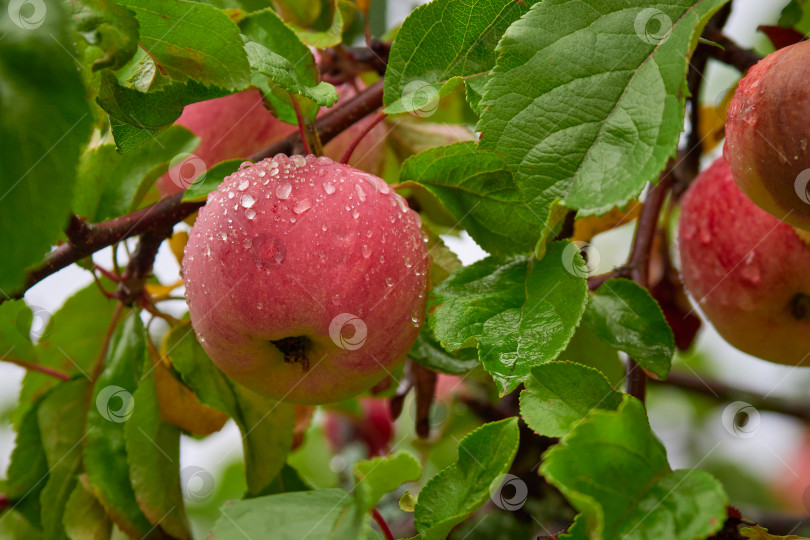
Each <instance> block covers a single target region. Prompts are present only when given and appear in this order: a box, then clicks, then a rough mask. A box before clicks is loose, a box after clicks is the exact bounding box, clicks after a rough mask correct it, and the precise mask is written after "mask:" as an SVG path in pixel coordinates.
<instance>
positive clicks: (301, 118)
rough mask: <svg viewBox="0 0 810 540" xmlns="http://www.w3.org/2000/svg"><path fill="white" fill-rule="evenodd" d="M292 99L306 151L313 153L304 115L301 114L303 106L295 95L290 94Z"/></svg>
mask: <svg viewBox="0 0 810 540" xmlns="http://www.w3.org/2000/svg"><path fill="white" fill-rule="evenodd" d="M290 99H291V100H292V104H293V109H295V117H296V118H297V119H298V132H299V133H300V134H301V142H302V143H303V145H304V153H305V154H311V153H312V151H311V150H310V149H309V137H307V132H306V128H305V126H304V115H303V114H301V107H300V106H299V105H298V100H296V99H295V96H294V95H292V94H290Z"/></svg>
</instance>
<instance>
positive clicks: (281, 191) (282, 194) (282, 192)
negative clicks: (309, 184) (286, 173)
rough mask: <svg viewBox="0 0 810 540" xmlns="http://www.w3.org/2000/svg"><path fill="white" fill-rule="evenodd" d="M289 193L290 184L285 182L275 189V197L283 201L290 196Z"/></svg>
mask: <svg viewBox="0 0 810 540" xmlns="http://www.w3.org/2000/svg"><path fill="white" fill-rule="evenodd" d="M291 191H292V184H290V183H288V182H285V183H283V184H281V185H280V186H278V187H277V188H276V197H278V198H279V199H281V200H282V201H283V200H285V199H287V197H289V196H290V192H291Z"/></svg>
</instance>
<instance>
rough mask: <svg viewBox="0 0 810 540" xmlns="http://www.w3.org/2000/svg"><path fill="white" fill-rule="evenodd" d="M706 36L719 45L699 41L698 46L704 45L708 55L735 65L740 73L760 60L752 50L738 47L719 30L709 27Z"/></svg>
mask: <svg viewBox="0 0 810 540" xmlns="http://www.w3.org/2000/svg"><path fill="white" fill-rule="evenodd" d="M706 37H707V38H708V39H709V40H710V41H713V42H714V43H717V45H720V47H717V46H716V45H712V44H709V43H701V44H700V45H699V47H698V48H700V47H704V48H705V49H706V51H707V53H708V55H709V56H710V57H712V58H714V59H716V60H719V61H721V62H723V63H724V64H728V65H729V66H732V67H735V68H737V69H738V70H739V71H740V72H742V73H745V72H746V71H748V70H749V69H751V68H752V67H753V66H754V65H755V64H756V63H757V62H759V61H760V60H761V58H760V57H759V55H757V54H756V53H755V52H754V51H752V50H750V49H746V48H743V47H740V46H739V45H738V44H737V43H735V42H734V41H732V40H731V39H729V38H728V37H726V35H725V34H723V33H722V32H721V31H720V30H711V29H710V30H709V31H708V32H707V36H706ZM721 47H722V48H721Z"/></svg>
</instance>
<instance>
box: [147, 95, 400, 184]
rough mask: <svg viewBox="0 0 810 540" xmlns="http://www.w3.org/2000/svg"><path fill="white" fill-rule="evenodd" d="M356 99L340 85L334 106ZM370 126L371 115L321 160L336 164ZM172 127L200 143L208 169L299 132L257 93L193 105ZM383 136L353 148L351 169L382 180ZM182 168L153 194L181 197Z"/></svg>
mask: <svg viewBox="0 0 810 540" xmlns="http://www.w3.org/2000/svg"><path fill="white" fill-rule="evenodd" d="M356 93H357V92H356V91H355V90H354V88H352V87H351V86H350V85H348V84H346V85H341V86H340V87H338V96H339V100H338V103H340V100H344V101H345V100H348V99H351V98H352V97H354V95H355V94H356ZM328 111H329V109H322V111H321V112H320V113H319V116H320V115H322V114H325V112H328ZM373 120H374V115H369V116H367V117H365V118H363V119H362V120H360V121H359V122H356V123H355V124H353V125H352V126H351V127H349V128H348V129H347V130H346V131H344V132H343V133H341V134H340V135H338V136H337V137H335V138H334V139H332V140H331V141H329V143H328V144H326V145H324V149H323V150H324V155H325V156H327V157H330V158H332V159H333V160H335V161H338V160H340V158H341V157H343V153H344V152H345V151H346V149H347V148H348V147H349V145H350V144H351V142H352V141H353V140H354V139H355V138H356V137H357V136H358V135H359V134H360V133H361V132H362V130H363V129H364V128H365V127H366V126H367V125H368V124H369V123H370V122H372V121H373ZM175 124H177V125H180V126H183V127H185V128H188V129H189V130H190V131H191V132H192V133H194V135H196V136H197V137H199V138H200V144H199V145H198V146H197V148H196V149H195V150H194V151H193V154H194V155H195V156H197V157H198V158H200V159H201V160H202V161H203V163H205V166H206V168H211V167H212V166H214V165H216V164H217V163H219V162H220V161H225V160H227V159H247V158H248V157H250V156H251V155H252V154H254V153H256V152H259V151H260V150H262V149H264V148H267V147H268V146H270V145H271V144H273V143H275V142H277V141H280V140H281V139H283V138H284V137H287V136H288V135H290V134H292V133H295V132H296V131H298V127H297V126H293V125H291V124H287V123H285V122H282V121H281V120H279V119H278V118H276V117H275V116H273V115H272V114H271V113H270V111H268V110H267V109H266V108H265V107H264V104H263V103H262V95H261V93H260V92H259V91H258V90H256V89H250V90H244V91H242V92H238V93H236V94H231V95H229V96H225V97H221V98H217V99H210V100H208V101H200V102H198V103H192V104H191V105H188V106H186V107H185V109H183V114H181V115H180V118H178V119H177V121H176V122H175ZM386 134H387V128H386V127H385V125H384V124H382V123H380V124H377V125H376V126H374V127H373V128H372V129H371V131H370V132H369V133H368V135H366V136H365V137H364V138H363V139H362V140H361V141H360V143H359V144H358V145H357V148H355V150H354V152H353V153H352V156H351V158H350V159H349V165H351V166H353V167H355V168H358V169H361V170H363V171H366V172H370V173H371V174H374V175H379V174H381V173H382V169H383V158H384V157H385V152H383V151H382V149H383V145H382V144H381V142H382V141H384V140H385V137H386ZM181 166H182V164H181V165H177V166H176V167H175V168H174V169H172V170H171V171H169V172H167V173H166V174H164V175H163V176H161V177H160V178H159V179H158V180H157V189H158V192H159V193H160V195H161V196H164V197H165V196H167V195H172V194H174V193H177V192H178V191H183V190H184V189H186V187H188V184H189V183H190V182H192V181H193V180H194V179H193V178H182V177H181V175H180V174H179V173H178V171H177V170H176V169H179V167H181ZM173 177H174V178H173Z"/></svg>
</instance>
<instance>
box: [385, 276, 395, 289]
mask: <svg viewBox="0 0 810 540" xmlns="http://www.w3.org/2000/svg"><path fill="white" fill-rule="evenodd" d="M385 284H386V285H388V286H389V287H393V286H394V278H392V277H387V278H385Z"/></svg>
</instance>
